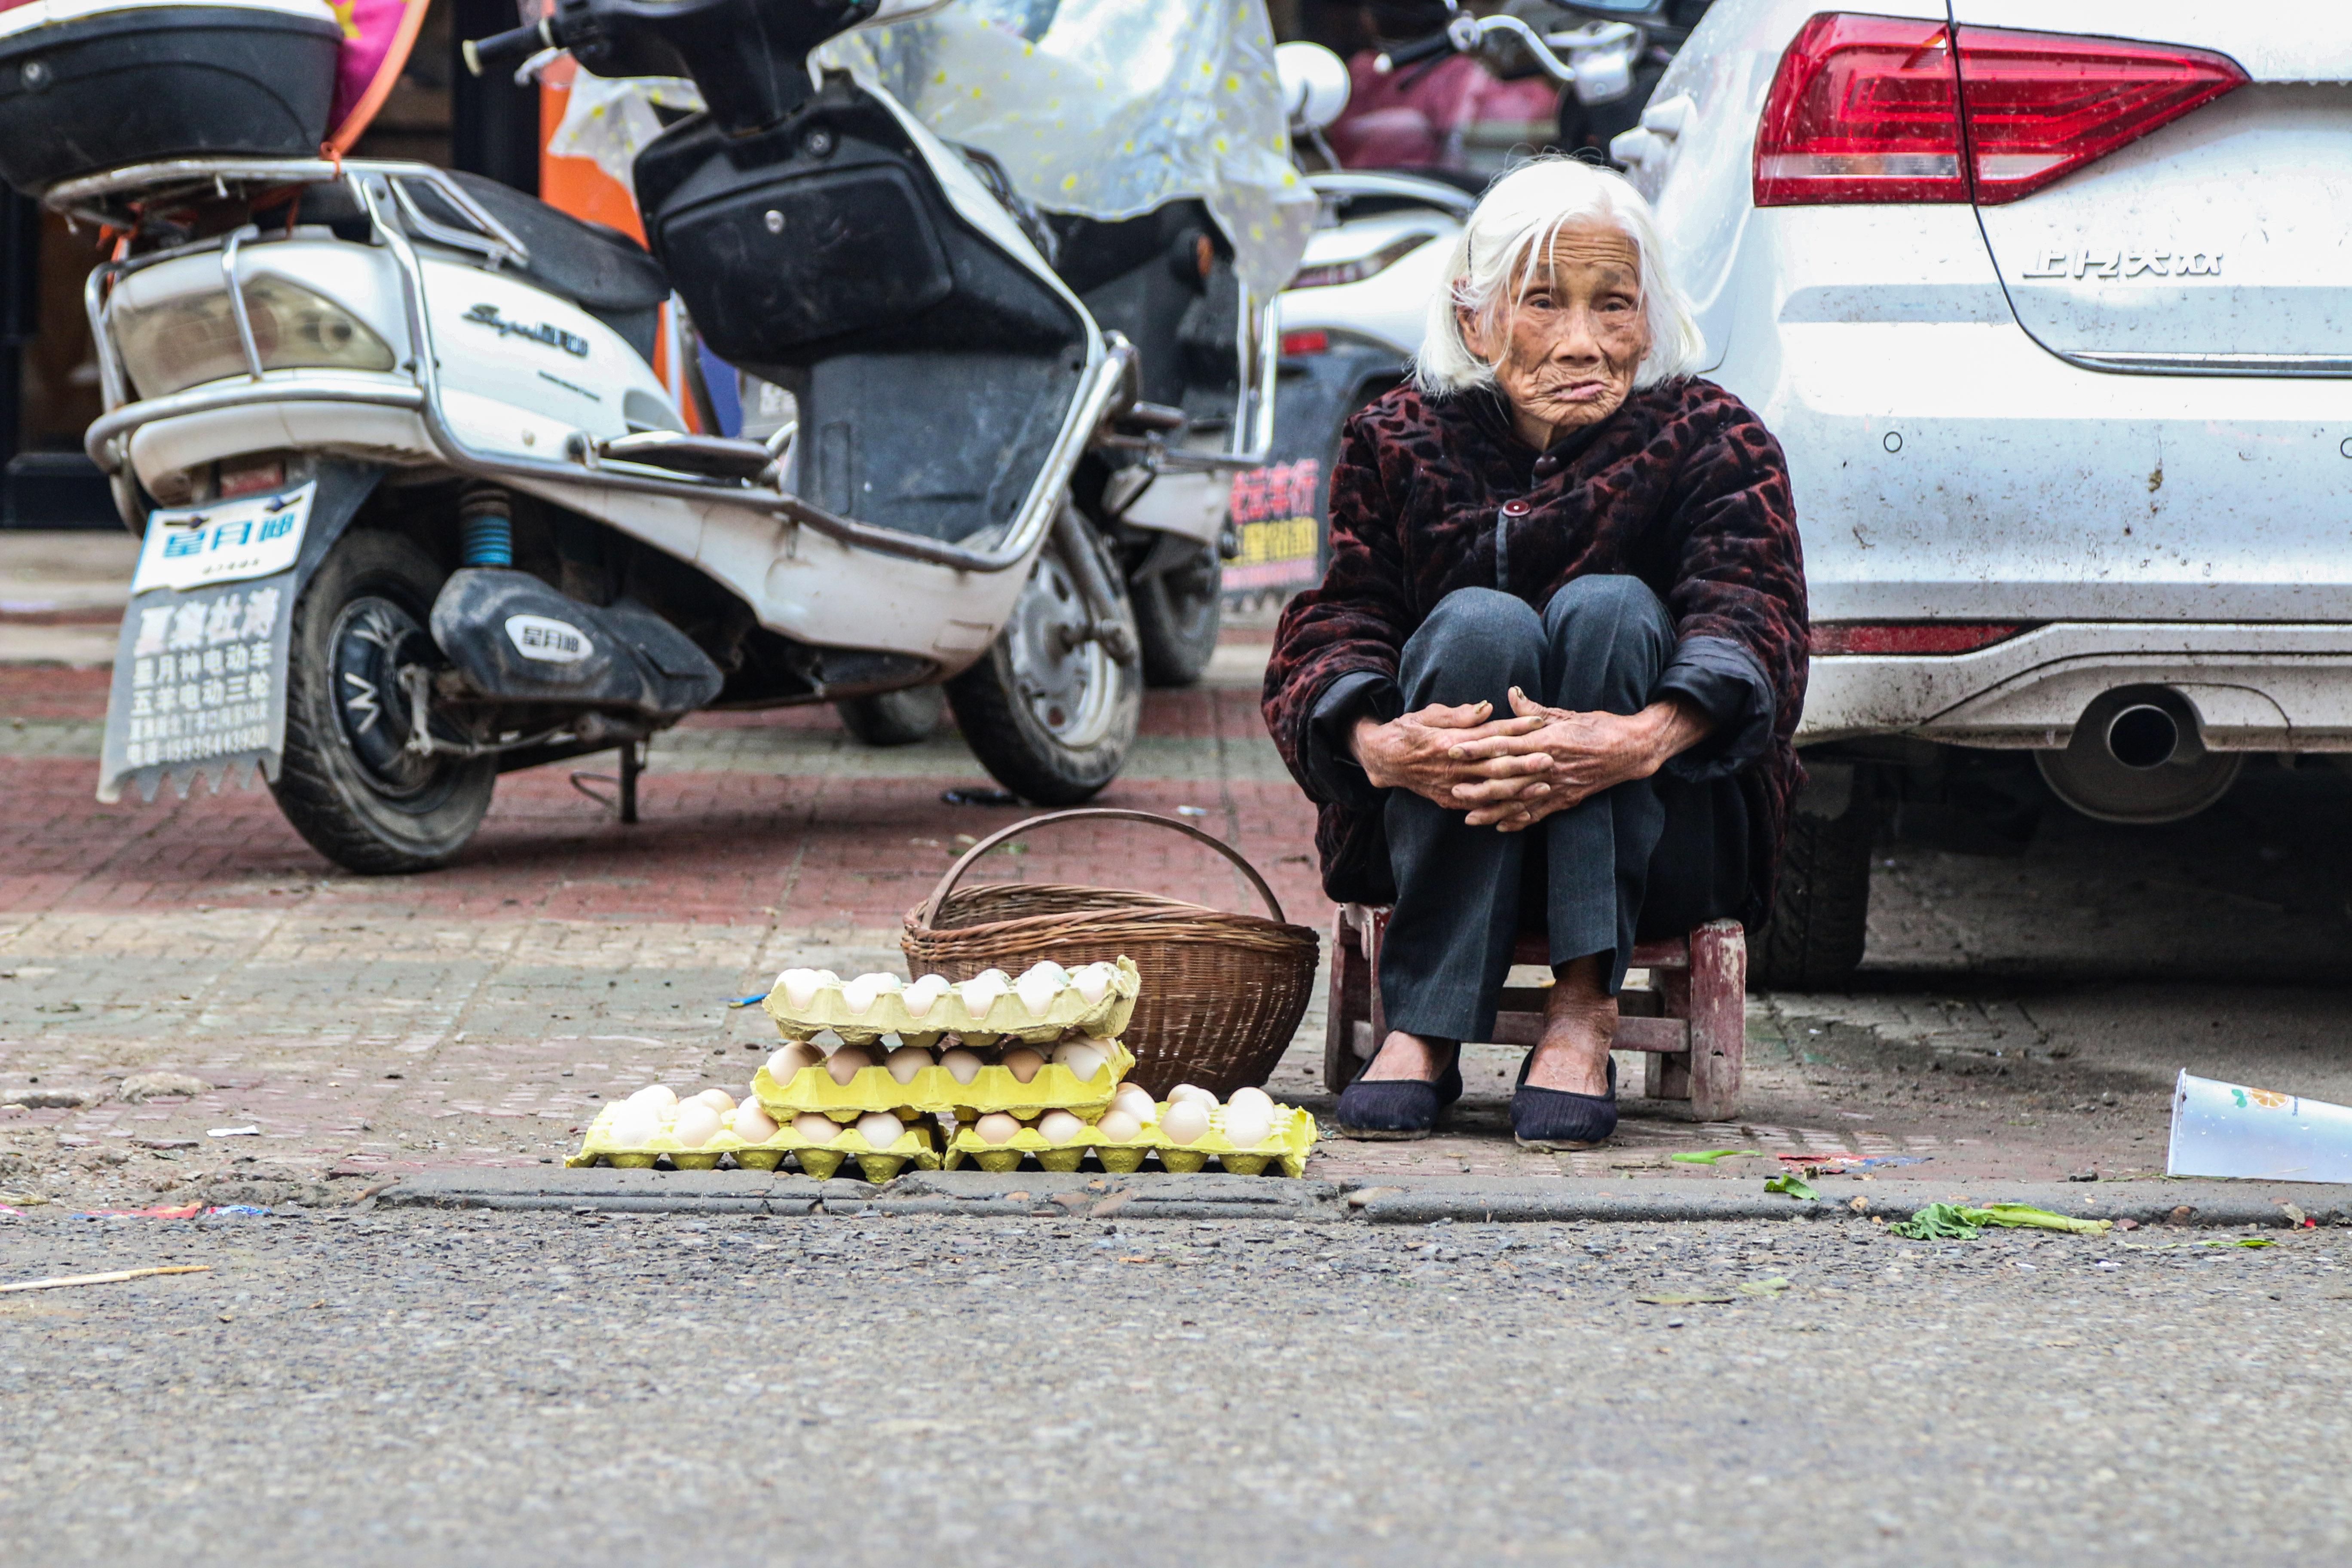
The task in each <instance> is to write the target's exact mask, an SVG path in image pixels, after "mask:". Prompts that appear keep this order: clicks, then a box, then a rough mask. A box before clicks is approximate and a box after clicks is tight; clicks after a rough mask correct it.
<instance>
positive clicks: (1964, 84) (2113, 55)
mask: <svg viewBox="0 0 2352 1568" xmlns="http://www.w3.org/2000/svg"><path fill="white" fill-rule="evenodd" d="M1953 37H1954V35H1953V34H1952V33H1951V32H1950V31H1949V30H1948V29H1947V28H1946V26H1944V24H1942V23H1940V22H1934V21H1920V20H1906V19H1904V18H1899V17H1894V16H1847V15H1844V14H1842V13H1830V14H1825V15H1822V16H1815V17H1814V18H1812V20H1811V21H1809V22H1807V23H1806V24H1805V25H1804V26H1803V27H1802V28H1801V29H1799V31H1798V33H1797V36H1796V37H1794V38H1793V39H1791V40H1790V44H1789V47H1788V49H1787V51H1786V52H1785V53H1783V54H1782V55H1781V57H1780V69H1779V71H1778V72H1777V73H1775V75H1774V76H1773V79H1772V90H1771V92H1770V93H1769V95H1768V96H1767V98H1766V100H1765V104H1764V116H1763V119H1762V121H1761V122H1760V123H1759V125H1758V127H1757V132H1756V183H1755V195H1756V205H1758V206H1759V207H1769V206H1797V205H1814V204H1824V203H1851V202H1965V201H1968V200H1969V199H1970V194H1971V187H1972V186H1973V193H1974V199H1975V200H1977V201H1979V202H1982V203H1986V204H1998V203H2001V202H2011V201H2015V200H2016V199H2017V198H2018V197H2020V196H2022V195H2029V194H2031V193H2032V192H2034V191H2038V190H2040V189H2041V188H2042V186H2044V185H2047V184H2050V183H2051V182H2052V181H2053V180H2056V179H2058V178H2059V177H2060V176H2061V175H2063V174H2067V173H2069V172H2071V171H2073V170H2074V169H2078V168H2080V167H2082V166H2083V165H2084V164H2085V163H2090V162H2091V161H2092V160H2094V159H2096V158H2103V157H2105V156H2106V154H2108V153H2112V152H2114V151H2115V150H2116V148H2118V147H2120V146H2123V145H2124V144H2125V143H2126V142H2132V141H2135V140H2137V138H2139V137H2142V136H2145V135H2147V133H2148V132H2151V131H2153V130H2155V129H2156V128H2157V127H2158V126H2159V125H2163V124H2166V123H2168V122H2169V121H2174V120H2177V119H2179V117H2180V116H2182V115H2184V114H2186V113H2188V112H2189V110H2192V109H2195V108H2197V107H2198V106H2199V105H2200V104H2204V103H2210V101H2212V100H2214V99H2216V98H2219V97H2221V94H2223V93H2225V92H2228V91H2229V90H2230V89H2231V88H2234V87H2237V86H2238V85H2240V84H2241V83H2242V82H2244V81H2245V80H2246V73H2245V72H2244V71H2243V70H2241V69H2240V68H2238V66H2237V63H2236V62H2235V61H2233V60H2231V59H2230V58H2228V57H2227V56H2224V55H2217V54H2212V53H2210V52H2208V51H2206V50H2203V49H2190V48H2183V47H2178V46H2175V45H2170V44H2138V43H2129V42H2124V41H2121V40H2117V39H2112V38H2082V37H2071V36H2068V35H2066V34H2063V33H2024V32H2014V31H2011V30H2009V29H2006V28H1998V27H1961V28H1959V29H1958V34H1957V37H1958V41H1959V49H1958V58H1957V60H1956V59H1955V58H1954V55H1953V50H1952V47H1951V45H1952V38H1953ZM1963 110H1965V123H1964V122H1963ZM1964 148H1965V149H1966V152H1967V156H1966V157H1963V149H1964Z"/></svg>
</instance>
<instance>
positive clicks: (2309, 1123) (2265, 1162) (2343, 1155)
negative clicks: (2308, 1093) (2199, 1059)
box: [2164, 1071, 2352, 1182]
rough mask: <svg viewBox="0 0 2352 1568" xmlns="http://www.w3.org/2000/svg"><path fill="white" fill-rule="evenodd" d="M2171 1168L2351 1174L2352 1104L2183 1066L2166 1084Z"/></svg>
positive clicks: (2341, 1177)
mask: <svg viewBox="0 0 2352 1568" xmlns="http://www.w3.org/2000/svg"><path fill="white" fill-rule="evenodd" d="M2164 1168H2165V1170H2166V1172H2167V1173H2168V1174H2171V1175H2175V1176H2237V1177H2243V1178H2246V1179H2249V1180H2252V1181H2263V1182H2352V1107H2346V1106H2341V1105H2330V1104H2328V1103H2327V1102H2326V1100H2305V1099H2303V1098H2301V1097H2300V1096H2297V1095H2292V1094H2281V1093H2279V1092H2278V1091H2277V1090H2275V1089H2248V1088H2246V1087H2245V1086H2244V1085H2242V1084H2235V1083H2222V1082H2221V1081H2219V1080H2218V1079H2210V1078H2198V1077H2196V1076H2195V1075H2194V1074H2191V1073H2189V1072H2187V1071H2183V1072H2182V1073H2181V1075H2180V1080H2179V1082H2178V1083H2177V1084H2175V1085H2174V1086H2173V1090H2172V1147H2171V1149H2170V1150H2169V1152H2168V1153H2167V1155H2166V1159H2165V1167H2164Z"/></svg>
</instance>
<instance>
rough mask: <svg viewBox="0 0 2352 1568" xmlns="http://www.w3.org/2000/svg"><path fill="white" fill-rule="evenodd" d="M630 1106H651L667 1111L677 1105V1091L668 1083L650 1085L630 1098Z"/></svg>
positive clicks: (628, 1101)
mask: <svg viewBox="0 0 2352 1568" xmlns="http://www.w3.org/2000/svg"><path fill="white" fill-rule="evenodd" d="M626 1103H628V1104H630V1105H649V1106H652V1107H653V1108H654V1109H655V1110H657V1111H659V1110H668V1109H669V1108H670V1107H672V1106H674V1105H676V1104H677V1090H676V1089H672V1088H670V1086H669V1085H667V1084H666V1083H649V1084H647V1085H646V1087H645V1088H643V1089H639V1090H637V1092H636V1093H635V1094H633V1095H631V1096H629V1098H628V1100H627V1101H626Z"/></svg>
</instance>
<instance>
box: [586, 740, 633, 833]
mask: <svg viewBox="0 0 2352 1568" xmlns="http://www.w3.org/2000/svg"><path fill="white" fill-rule="evenodd" d="M644 744H645V742H643V741H624V742H621V744H620V747H619V748H618V749H619V751H620V753H621V771H620V773H619V774H618V775H617V776H616V775H614V774H612V773H573V774H572V788H573V789H576V790H578V791H579V792H580V793H581V794H582V795H586V796H587V797H588V798H589V799H590V800H593V801H594V802H595V803H596V804H597V805H601V806H603V807H604V809H605V810H607V811H610V812H612V813H613V814H614V816H618V817H619V818H620V819H621V821H622V823H623V824H624V825H625V826H627V825H632V824H634V823H635V821H636V820H637V775H638V774H639V773H644V772H645V771H646V764H645V752H643V751H642V750H640V748H641V747H643V746H644ZM590 784H612V785H614V794H612V795H606V794H605V793H604V791H602V790H596V789H591V788H589V787H588V786H589V785H590Z"/></svg>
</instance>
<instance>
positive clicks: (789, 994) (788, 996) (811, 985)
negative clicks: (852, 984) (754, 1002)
mask: <svg viewBox="0 0 2352 1568" xmlns="http://www.w3.org/2000/svg"><path fill="white" fill-rule="evenodd" d="M832 974H833V972H832V971H831V970H827V969H787V970H785V971H784V972H783V973H782V974H779V975H777V976H776V987H777V989H778V990H780V991H782V993H783V994H784V1005H785V1006H786V1007H789V1008H791V1009H792V1010H793V1012H795V1013H805V1012H807V1011H808V1010H809V1004H810V1003H812V1002H814V1001H815V1000H816V994H817V992H818V991H819V990H820V989H822V988H823V986H824V983H825V982H826V981H827V980H829V979H831V978H832Z"/></svg>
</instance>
